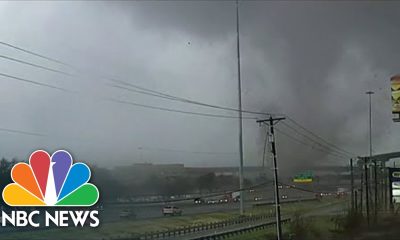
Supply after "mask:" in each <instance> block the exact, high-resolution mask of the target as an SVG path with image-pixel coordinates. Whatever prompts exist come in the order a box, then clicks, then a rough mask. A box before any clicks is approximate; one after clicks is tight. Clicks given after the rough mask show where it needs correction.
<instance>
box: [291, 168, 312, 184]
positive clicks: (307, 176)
mask: <svg viewBox="0 0 400 240" xmlns="http://www.w3.org/2000/svg"><path fill="white" fill-rule="evenodd" d="M313 178H314V174H313V173H312V172H311V171H307V172H302V173H299V174H297V175H296V176H294V178H293V182H295V183H311V182H312V181H313Z"/></svg>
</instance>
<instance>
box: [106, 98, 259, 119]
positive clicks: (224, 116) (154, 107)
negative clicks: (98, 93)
mask: <svg viewBox="0 0 400 240" xmlns="http://www.w3.org/2000/svg"><path fill="white" fill-rule="evenodd" d="M105 100H108V101H110V102H116V103H121V104H126V105H132V106H137V107H143V108H150V109H156V110H161V111H167V112H176V113H182V114H190V115H198V116H204V117H216V118H231V119H237V118H238V117H236V116H228V115H220V114H209V113H200V112H192V111H183V110H178V109H172V108H164V107H157V106H152V105H146V104H140V103H135V102H129V101H123V100H118V99H114V98H105ZM244 119H252V120H255V119H256V118H252V117H244Z"/></svg>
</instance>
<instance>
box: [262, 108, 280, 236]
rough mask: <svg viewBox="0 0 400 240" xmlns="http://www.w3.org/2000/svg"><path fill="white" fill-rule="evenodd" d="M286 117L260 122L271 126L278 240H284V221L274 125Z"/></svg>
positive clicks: (271, 118) (270, 140)
mask: <svg viewBox="0 0 400 240" xmlns="http://www.w3.org/2000/svg"><path fill="white" fill-rule="evenodd" d="M284 119H285V118H284V117H280V118H273V117H272V116H270V118H269V119H265V120H258V121H257V122H258V123H260V124H261V123H264V124H268V125H269V134H270V135H269V142H270V143H271V153H272V158H273V164H274V185H275V210H276V233H277V236H278V238H277V239H278V240H283V238H282V221H281V205H280V196H279V186H278V185H279V178H278V163H277V159H276V146H275V133H274V125H275V124H276V123H277V122H279V121H281V120H284Z"/></svg>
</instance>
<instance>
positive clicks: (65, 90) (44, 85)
mask: <svg viewBox="0 0 400 240" xmlns="http://www.w3.org/2000/svg"><path fill="white" fill-rule="evenodd" d="M0 76H3V77H6V78H12V79H15V80H18V81H21V82H27V83H30V84H34V85H38V86H42V87H48V88H52V89H57V90H61V91H64V92H72V91H71V90H68V89H66V88H61V87H56V86H53V85H50V84H46V83H41V82H37V81H33V80H29V79H26V78H21V77H17V76H13V75H8V74H5V73H0Z"/></svg>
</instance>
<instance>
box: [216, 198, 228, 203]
mask: <svg viewBox="0 0 400 240" xmlns="http://www.w3.org/2000/svg"><path fill="white" fill-rule="evenodd" d="M218 202H219V203H227V202H228V199H227V198H221V199H220V200H219V201H218Z"/></svg>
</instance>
